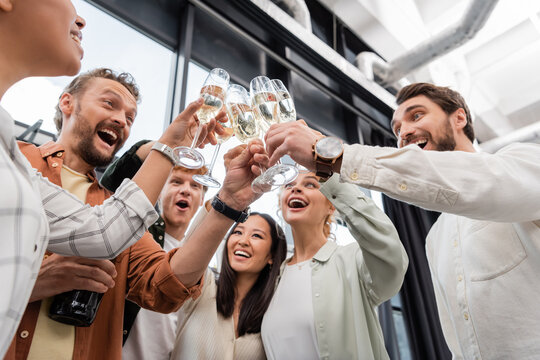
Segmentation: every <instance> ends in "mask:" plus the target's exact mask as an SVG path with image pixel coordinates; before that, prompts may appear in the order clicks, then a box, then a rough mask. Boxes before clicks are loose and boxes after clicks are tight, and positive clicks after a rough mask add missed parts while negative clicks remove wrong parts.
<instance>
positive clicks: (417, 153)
mask: <svg viewBox="0 0 540 360" xmlns="http://www.w3.org/2000/svg"><path fill="white" fill-rule="evenodd" d="M538 159H540V145H536V144H514V145H511V146H508V147H506V148H504V149H503V150H501V151H499V152H497V153H496V154H488V153H469V152H461V151H446V152H439V151H423V150H421V149H420V148H419V147H417V146H406V147H404V148H401V149H394V148H380V147H370V146H363V145H351V146H346V147H345V153H344V156H343V164H342V166H341V179H342V181H347V182H351V183H354V184H358V185H361V186H364V187H367V188H370V189H375V190H379V191H383V192H385V193H386V194H388V195H389V196H391V197H393V198H396V199H398V200H402V201H406V202H409V203H412V204H414V205H417V206H420V207H423V208H426V209H429V210H435V211H441V212H448V213H453V214H457V215H461V216H466V217H470V218H473V219H478V220H490V221H500V222H523V221H534V220H537V219H540V207H539V206H538V199H540V186H538V175H539V174H540V161H538ZM520 195H522V196H520ZM518 196H519V200H518Z"/></svg>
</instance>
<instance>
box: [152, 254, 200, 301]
mask: <svg viewBox="0 0 540 360" xmlns="http://www.w3.org/2000/svg"><path fill="white" fill-rule="evenodd" d="M176 251H178V248H176V249H173V250H171V251H169V252H168V253H167V258H168V259H167V261H166V262H165V263H164V265H163V266H160V267H159V268H158V269H157V271H156V272H155V274H154V279H153V280H152V281H153V282H155V284H156V286H157V288H158V289H159V291H160V292H162V293H163V294H164V295H165V296H166V297H167V298H168V299H170V300H171V301H172V302H175V301H177V302H182V303H183V302H184V301H185V300H187V299H188V298H190V297H192V298H193V299H196V298H198V297H199V296H200V295H201V291H202V287H203V285H204V277H202V278H201V280H200V281H199V283H197V284H195V285H193V286H190V287H189V288H188V287H186V286H185V285H184V284H182V283H181V282H180V280H178V278H177V277H176V275H174V273H173V271H172V268H171V264H170V261H171V258H172V256H173V255H174V254H175V253H176Z"/></svg>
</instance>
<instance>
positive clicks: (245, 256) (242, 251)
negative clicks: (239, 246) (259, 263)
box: [234, 250, 251, 259]
mask: <svg viewBox="0 0 540 360" xmlns="http://www.w3.org/2000/svg"><path fill="white" fill-rule="evenodd" d="M234 255H235V256H241V257H243V258H246V259H249V258H251V255H250V254H248V253H247V252H245V251H244V250H235V251H234Z"/></svg>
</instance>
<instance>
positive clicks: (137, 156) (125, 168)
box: [100, 140, 154, 192]
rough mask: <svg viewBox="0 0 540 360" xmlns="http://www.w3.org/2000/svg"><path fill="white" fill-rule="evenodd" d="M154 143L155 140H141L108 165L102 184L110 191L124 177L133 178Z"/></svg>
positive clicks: (114, 189) (113, 190) (118, 184)
mask: <svg viewBox="0 0 540 360" xmlns="http://www.w3.org/2000/svg"><path fill="white" fill-rule="evenodd" d="M153 144H154V142H153V141H150V140H141V141H139V142H137V143H136V144H135V145H133V146H132V147H131V148H130V149H129V150H128V151H126V152H125V153H124V155H122V156H121V157H120V158H119V159H117V160H115V161H114V162H113V163H112V164H111V165H109V167H107V170H105V172H104V173H103V176H102V177H101V180H100V182H101V185H102V186H104V187H105V188H107V189H108V190H109V191H111V192H115V191H116V189H118V187H119V186H120V184H121V183H122V181H124V179H126V178H127V179H132V178H133V176H135V174H136V173H137V171H139V169H140V167H141V165H142V163H143V161H144V159H146V156H148V153H149V152H150V148H151V147H152V146H153Z"/></svg>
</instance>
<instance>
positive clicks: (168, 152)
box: [151, 141, 176, 165]
mask: <svg viewBox="0 0 540 360" xmlns="http://www.w3.org/2000/svg"><path fill="white" fill-rule="evenodd" d="M151 150H156V151H159V152H160V153H162V154H163V155H165V156H166V157H167V158H168V159H169V160H170V161H171V162H172V164H173V165H176V158H175V156H174V153H173V150H172V149H171V148H170V147H169V146H167V145H165V144H162V143H160V142H158V141H156V142H155V143H154V145H153V146H152V149H151Z"/></svg>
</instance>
